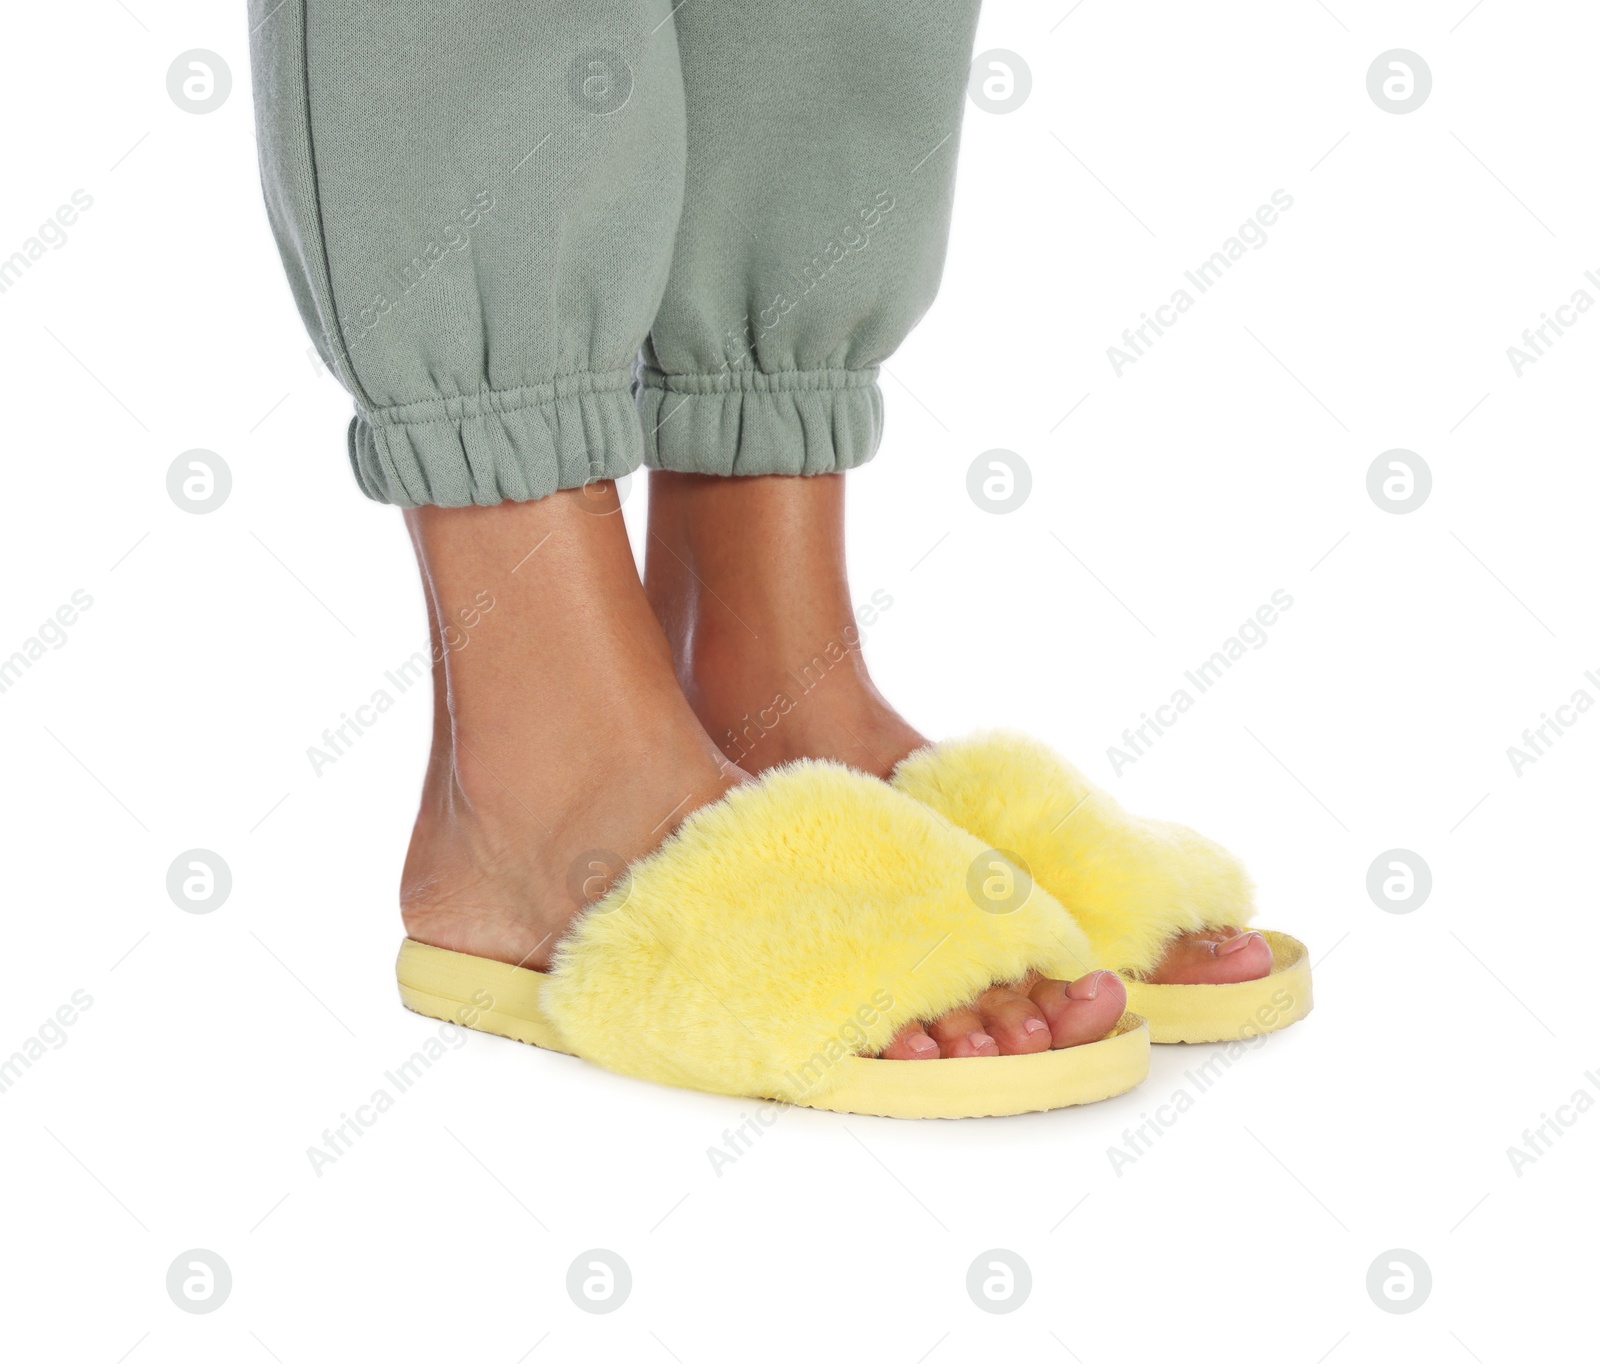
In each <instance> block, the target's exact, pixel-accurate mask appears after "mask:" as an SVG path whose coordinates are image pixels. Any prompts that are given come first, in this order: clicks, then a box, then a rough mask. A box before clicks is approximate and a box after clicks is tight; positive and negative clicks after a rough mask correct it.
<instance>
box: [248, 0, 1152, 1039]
mask: <svg viewBox="0 0 1600 1364" xmlns="http://www.w3.org/2000/svg"><path fill="white" fill-rule="evenodd" d="M252 27H253V35H254V36H253V41H254V60H255V67H256V88H257V93H258V100H259V104H258V118H259V125H260V132H261V144H262V166H263V178H264V180H265V185H266V192H267V201H268V208H269V212H270V215H271V218H272V222H273V227H274V230H275V232H276V234H277V237H278V241H279V245H280V248H281V250H282V253H283V256H284V260H285V263H286V265H287V267H288V269H289V274H290V281H291V284H292V286H293V288H294V291H295V295H296V298H297V301H298V302H299V304H300V306H301V309H302V313H303V315H304V317H305V319H306V322H307V325H308V327H309V328H310V329H311V331H312V334H313V336H314V337H315V338H316V340H317V343H318V346H319V348H320V349H321V351H322V354H323V356H324V358H325V359H326V360H327V361H328V363H329V364H330V365H331V366H332V367H333V368H334V370H335V372H336V373H338V374H339V376H340V377H341V379H343V381H344V382H345V383H346V385H347V386H348V387H349V388H350V390H351V392H352V394H353V395H354V397H355V400H356V408H357V417H356V421H355V423H354V425H353V427H352V433H351V455H352V460H353V463H354V465H355V469H356V474H357V477H358V479H359V480H360V482H361V485H362V488H363V489H364V491H366V492H367V494H368V495H369V496H371V497H373V498H375V499H377V500H379V501H387V502H392V503H398V504H400V505H402V506H405V507H407V508H410V510H408V512H407V514H406V515H407V523H408V528H409V530H410V532H411V536H412V541H413V544H414V546H415V549H416V553H417V559H418V563H419V565H420V568H421V571H422V576H423V583H424V590H425V594H426V597H427V602H428V616H429V625H430V635H431V638H432V642H433V648H434V669H433V673H434V685H435V709H434V735H433V752H432V755H431V758H430V761H429V765H428V773H427V777H426V781H425V786H424V792H423V800H422V806H421V810H420V812H419V814H418V817H417V824H416V828H415V830H414V833H413V836H412V841H411V846H410V849H409V852H408V854H407V858H406V865H405V871H404V874H403V882H402V890H401V900H402V912H403V917H404V920H405V924H406V930H407V932H408V933H409V934H410V935H411V936H412V937H414V938H416V939H418V940H419V941H422V942H424V943H429V944H432V945H434V946H438V947H445V948H450V949H453V950H458V951H463V952H468V953H473V954H475V955H479V956H484V957H489V958H494V959H497V960H501V961H507V962H512V963H516V964H522V965H527V966H532V967H543V966H545V965H547V964H548V962H549V960H550V957H551V953H552V950H553V948H554V946H555V944H556V942H557V941H558V940H559V938H560V936H561V934H562V932H563V931H564V930H565V929H566V927H567V926H568V925H569V924H570V923H571V921H572V920H573V919H574V918H575V917H576V916H577V915H578V914H580V913H581V912H582V911H583V909H584V908H585V907H586V906H587V905H588V904H590V903H592V902H593V901H594V900H595V899H596V898H598V897H599V896H600V895H601V894H603V892H604V890H605V887H606V885H607V883H608V881H609V879H610V878H611V877H612V876H614V875H615V874H616V873H617V872H618V871H619V870H620V869H621V868H622V867H623V866H624V865H625V864H626V863H628V862H631V861H634V860H636V859H637V858H639V857H641V856H643V855H645V854H646V853H648V852H649V851H651V850H652V849H653V848H654V847H656V846H657V845H658V844H659V843H661V842H662V841H663V840H664V839H665V838H667V837H668V836H669V835H670V834H671V833H672V831H673V830H674V829H675V828H676V827H677V825H678V824H680V823H681V822H682V821H683V820H684V819H685V818H686V817H687V816H688V815H689V814H690V813H691V812H692V811H694V810H695V809H697V808H699V807H700V806H702V805H706V804H708V803H710V802H712V801H715V800H717V799H719V798H720V797H721V796H722V795H723V794H724V793H725V792H726V791H727V790H728V789H729V788H730V787H732V786H733V785H736V784H737V783H738V782H740V781H741V780H744V774H743V773H742V772H741V771H740V770H739V769H738V768H737V767H736V766H735V765H733V764H732V763H730V762H728V761H727V759H726V758H725V757H724V756H723V755H722V754H721V753H720V752H719V751H718V749H717V747H716V745H715V744H713V743H712V742H711V741H710V739H708V738H707V736H706V734H705V732H704V730H703V729H702V728H701V727H700V725H699V722H698V721H697V719H696V718H695V715H694V713H693V711H692V709H691V708H690V706H689V704H688V702H687V701H686V700H685V698H684V696H683V694H682V692H681V691H680V690H679V688H678V686H677V682H676V679H675V675H674V671H673V664H672V655H671V650H670V649H669V647H668V645H667V642H666V639H665V637H664V636H663V634H662V632H661V628H660V626H659V624H658V623H657V621H656V619H655V616H654V615H653V614H652V612H651V609H650V605H649V602H648V601H647V599H646V597H645V595H644V591H643V588H642V586H641V585H640V582H639V579H638V575H637V573H636V571H635V568H634V563H633V559H632V555H631V551H630V549H629V545H628V540H627V536H626V533H625V530H624V527H623V524H622V518H621V515H620V511H619V508H618V506H617V501H616V495H615V491H614V488H613V487H612V486H611V484H610V483H609V482H607V481H605V480H607V479H609V478H610V477H613V476H615V475H618V474H620V473H622V472H625V471H627V470H629V469H631V468H633V467H635V466H636V465H637V463H638V460H639V456H640V451H641V440H640V428H639V423H638V420H637V417H636V415H635V412H634V409H633V406H632V400H631V397H630V396H629V392H628V385H629V381H630V375H629V366H630V364H631V362H632V360H633V357H634V354H635V352H636V350H637V348H638V346H639V343H640V340H641V338H642V337H643V336H644V333H645V329H646V327H647V326H648V325H649V321H650V318H651V317H652V316H653V315H654V314H655V312H656V309H657V305H658V304H659V303H660V301H661V296H662V291H663V289H664V287H665V284H666V276H667V266H668V263H669V260H670V257H671V254H672V246H673V239H674V231H675V229H676V225H677V215H678V211H679V207H680V202H681V195H682V190H683V159H684V117H683V104H682V87H681V82H680V75H679V71H678V65H677V53H676V44H675V30H674V27H673V24H672V22H671V10H670V9H669V7H668V0H626V2H622V0H616V2H614V3H609V4H608V3H604V2H603V0H597V3H594V4H588V5H575V4H571V3H569V0H519V2H518V3H515V4H510V3H506V2H505V0H449V3H443V2H441V0H404V2H403V3H400V4H397V5H391V6H387V7H384V8H383V9H382V12H381V14H380V13H379V12H378V11H377V10H375V9H372V8H371V7H363V6H352V5H346V4H338V3H336V0H288V2H287V3H281V4H279V3H275V0H256V3H255V5H254V8H253V13H252ZM417 53H425V54H426V60H425V61H424V60H418V59H417V57H416V54H417ZM585 485H593V486H585ZM1023 990H1025V991H1026V992H1027V993H1026V994H1024V993H1022V992H1021V991H1023ZM1069 990H1070V991H1071V993H1069ZM1122 998H1123V996H1122V989H1121V986H1120V985H1119V984H1117V983H1116V982H1115V981H1114V980H1111V979H1109V978H1107V977H1106V975H1105V973H1094V974H1092V975H1091V976H1089V977H1086V978H1085V979H1084V980H1083V981H1080V982H1077V983H1076V984H1074V985H1072V986H1070V987H1069V986H1067V985H1066V984H1065V983H1063V982H1060V981H1028V982H1023V983H1022V984H1021V985H1020V986H1019V988H1018V989H1011V988H997V989H994V990H990V991H988V992H986V993H985V994H984V995H983V996H982V997H981V998H980V999H979V1000H977V1001H975V1003H974V1005H973V1006H972V1007H971V1008H969V1009H964V1010H958V1011H956V1012H955V1013H953V1014H951V1015H948V1016H946V1017H945V1018H943V1019H940V1020H936V1021H934V1022H932V1023H930V1024H929V1025H928V1028H929V1032H924V1031H923V1030H922V1029H921V1028H920V1027H917V1026H911V1027H908V1028H907V1029H906V1030H904V1031H903V1032H902V1033H901V1034H900V1036H899V1037H897V1038H896V1040H895V1042H894V1045H893V1046H892V1047H891V1049H890V1051H889V1053H888V1054H890V1055H893V1056H896V1057H904V1058H915V1057H921V1056H937V1055H940V1054H944V1055H948V1056H960V1055H968V1056H970V1055H983V1054H990V1055H992V1054H995V1053H997V1052H1000V1051H1006V1052H1024V1051H1041V1050H1044V1049H1046V1048H1048V1047H1050V1046H1052V1045H1056V1046H1067V1045H1073V1044H1076V1043H1080V1042H1087V1041H1090V1040H1093V1039H1095V1038H1098V1037H1100V1036H1102V1035H1104V1033H1105V1032H1106V1030H1107V1029H1108V1028H1109V1027H1110V1026H1111V1024H1112V1023H1113V1022H1114V1021H1115V1020H1116V1018H1117V1017H1118V1015H1120V1013H1121V1010H1122ZM639 1005H640V1008H641V1009H647V1008H648V1007H649V1001H647V1000H641V1001H640V1002H639ZM929 1033H931V1034H932V1035H931V1036H930V1035H929Z"/></svg>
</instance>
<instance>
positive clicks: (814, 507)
mask: <svg viewBox="0 0 1600 1364" xmlns="http://www.w3.org/2000/svg"><path fill="white" fill-rule="evenodd" d="M845 482H846V479H845V476H844V475H843V474H834V475H827V476H823V477H818V478H794V477H787V478H786V477H773V478H709V477H704V476H699V475H692V474H676V473H652V474H651V476H650V546H649V550H648V557H647V559H646V574H645V583H646V588H647V591H648V592H649V594H650V602H651V605H652V606H653V607H654V608H655V612H656V615H657V617H658V618H659V619H660V620H661V622H662V624H663V626H664V627H665V628H666V631H667V636H668V638H669V639H670V640H671V642H672V653H673V666H674V668H675V669H676V671H677V676H678V683H679V685H680V686H681V687H682V688H683V692H684V695H686V696H687V697H688V698H689V702H690V704H691V705H692V706H693V707H694V710H695V714H696V715H698V716H699V718H700V723H701V724H702V725H704V726H705V729H706V732H707V733H708V734H710V735H711V736H712V738H714V739H715V740H716V741H717V743H718V744H719V745H720V746H721V748H722V751H723V753H724V754H725V755H726V756H727V757H728V758H729V759H730V761H735V762H737V763H738V764H739V765H740V766H741V767H742V768H743V769H744V770H746V771H748V772H761V771H764V770H765V769H766V768H769V767H775V766H778V765H779V764H782V763H786V762H792V761H793V760H794V759H796V758H832V759H835V760H836V761H838V762H843V763H848V764H849V765H850V766H852V767H858V768H861V769H862V770H863V771H867V772H871V773H874V774H875V775H877V776H880V777H887V776H888V775H889V773H890V772H891V771H893V769H894V767H895V766H896V764H898V763H899V762H900V761H901V760H902V759H903V758H906V757H908V756H909V755H910V754H911V753H913V752H915V751H916V750H917V749H919V748H921V747H923V746H924V745H925V744H926V743H927V742H928V740H927V739H926V738H924V737H923V736H922V735H921V734H920V733H919V732H918V731H917V730H916V729H915V728H914V727H913V726H912V725H911V724H910V723H909V722H908V721H907V720H906V719H904V717H902V716H901V715H900V714H899V712H897V711H896V710H895V709H894V707H893V706H891V705H890V704H889V702H888V701H886V700H885V699H884V697H883V696H882V694H881V693H880V692H879V691H878V689H877V687H875V686H874V685H873V682H872V678H871V677H870V676H869V674H868V672H867V664H866V659H865V657H864V656H863V654H862V651H861V648H860V635H859V633H858V630H857V627H856V615H855V605H854V598H853V597H852V595H851V592H850V583H849V576H848V573H847V571H846V567H845V552H844V496H845ZM1270 966H1271V951H1270V949H1269V948H1268V947H1267V945H1266V942H1265V941H1264V940H1263V939H1262V938H1260V937H1259V936H1256V935H1253V934H1252V935H1244V936H1235V937H1233V938H1230V939H1222V938H1219V937H1218V935H1216V934H1215V933H1212V934H1193V935H1185V936H1183V937H1180V938H1177V939H1175V940H1174V941H1173V943H1172V945H1171V947H1170V948H1169V950H1168V953H1167V956H1166V958H1165V960H1163V961H1162V963H1161V964H1160V966H1159V967H1157V968H1156V970H1155V971H1154V972H1153V973H1152V975H1151V977H1150V979H1151V980H1153V981H1155V982H1158V983H1167V984H1178V983H1196V984H1200V983H1224V982H1227V981H1232V980H1253V979H1255V978H1256V977H1258V976H1263V975H1265V974H1266V973H1267V971H1268V970H1269V969H1270Z"/></svg>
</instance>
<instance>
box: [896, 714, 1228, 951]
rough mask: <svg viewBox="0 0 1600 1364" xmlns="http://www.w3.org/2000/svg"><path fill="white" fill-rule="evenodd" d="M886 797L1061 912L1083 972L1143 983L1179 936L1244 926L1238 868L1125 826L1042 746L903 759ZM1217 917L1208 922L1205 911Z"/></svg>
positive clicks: (1161, 829)
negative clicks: (921, 807)
mask: <svg viewBox="0 0 1600 1364" xmlns="http://www.w3.org/2000/svg"><path fill="white" fill-rule="evenodd" d="M892 780H893V784H894V786H895V788H896V789H897V790H900V791H904V792H905V793H906V794H907V795H910V796H914V797H915V798H916V799H917V800H919V801H921V802H922V803H924V804H925V805H927V806H928V807H929V808H930V809H933V810H935V811H937V812H938V813H939V814H941V815H943V816H944V818H946V819H948V820H950V821H951V822H952V823H955V824H959V825H960V826H961V827H962V828H964V829H968V830H970V831H971V832H972V833H973V834H975V835H976V836H977V837H978V838H979V839H981V840H983V841H984V842H985V843H988V844H990V845H991V846H992V847H995V848H997V849H1000V850H1001V851H1002V852H1004V853H1006V854H1007V855H1008V856H1009V857H1010V858H1011V860H1012V861H1014V862H1015V863H1016V864H1017V865H1018V866H1019V867H1022V868H1024V869H1025V870H1026V871H1027V872H1028V873H1029V874H1030V875H1032V876H1033V877H1034V879H1036V880H1037V881H1038V882H1040V883H1041V884H1042V885H1044V886H1046V887H1048V888H1049V890H1050V892H1051V894H1053V895H1054V896H1056V898H1057V899H1058V900H1060V902H1061V903H1062V904H1063V905H1064V906H1065V907H1066V909H1067V911H1068V912H1069V913H1070V914H1071V915H1072V916H1073V918H1074V919H1075V920H1077V922H1078V923H1079V924H1081V925H1082V927H1083V929H1084V931H1085V932H1086V933H1087V934H1088V935H1089V941H1090V943H1091V945H1092V947H1093V963H1092V964H1093V965H1094V966H1097V967H1108V968H1110V969H1111V970H1114V971H1123V972H1127V973H1129V974H1132V975H1142V974H1144V973H1145V972H1147V971H1149V970H1151V969H1152V968H1153V967H1154V966H1155V965H1156V963H1157V962H1159V961H1160V960H1161V956H1162V953H1163V952H1164V951H1165V950H1166V944H1167V941H1168V940H1169V939H1170V938H1172V937H1173V936H1174V935H1175V934H1178V933H1187V932H1193V931H1196V930H1199V929H1206V928H1215V927H1220V926H1222V925H1223V924H1231V925H1233V926H1235V927H1243V926H1244V925H1245V924H1246V923H1247V922H1249V920H1250V918H1251V917H1252V916H1253V914H1254V909H1253V908H1252V903H1251V902H1252V898H1253V888H1252V887H1251V884H1250V878H1249V877H1248V876H1247V875H1246V874H1245V871H1244V868H1243V867H1242V866H1240V864H1239V862H1238V860H1237V859H1236V858H1235V857H1233V855H1232V854H1231V853H1229V852H1228V851H1227V850H1226V849H1224V848H1221V847H1219V846H1218V845H1217V844H1215V843H1213V842H1212V841H1211V840H1210V839H1208V838H1204V837H1202V836H1201V835H1200V834H1197V833H1196V832H1195V831H1194V830H1193V829H1189V828H1185V827H1184V826H1183V825H1181V824H1169V823H1166V822H1165V821H1162V820H1154V819H1141V818H1140V817H1138V816H1137V815H1132V814H1129V813H1128V812H1127V811H1126V810H1124V809H1123V808H1122V806H1121V805H1119V804H1118V803H1117V801H1116V800H1115V799H1113V798H1112V797H1111V796H1110V795H1108V794H1107V793H1106V792H1105V791H1102V790H1101V789H1100V788H1099V787H1098V786H1096V785H1095V784H1094V783H1093V782H1092V781H1090V780H1089V779H1088V778H1087V777H1086V776H1084V775H1083V773H1082V772H1080V771H1078V769H1077V768H1075V767H1074V766H1072V764H1071V763H1069V762H1067V761H1066V760H1065V759H1064V758H1061V757H1059V756H1058V755H1057V754H1056V753H1054V752H1053V751H1052V750H1051V749H1049V748H1048V747H1047V746H1046V745H1044V744H1042V743H1040V742H1038V740H1036V739H1030V738H1028V737H1026V736H1025V735H1021V734H1009V733H1005V732H997V733H986V734H975V735H972V736H971V737H970V738H966V739H961V740H957V741H956V742H954V743H942V744H939V745H937V746H936V747H930V748H925V749H922V750H921V751H920V752H918V753H913V754H912V755H911V756H910V757H909V758H907V759H906V760H905V761H904V762H903V763H901V764H900V766H899V767H897V768H896V769H895V772H894V777H893V779H892ZM1219 906H1225V907H1226V908H1225V909H1224V910H1222V911H1221V912H1223V913H1224V914H1225V915H1226V917H1225V918H1221V919H1218V918H1215V917H1213V915H1214V914H1215V913H1216V912H1218V911H1217V908H1216V907H1219Z"/></svg>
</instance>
